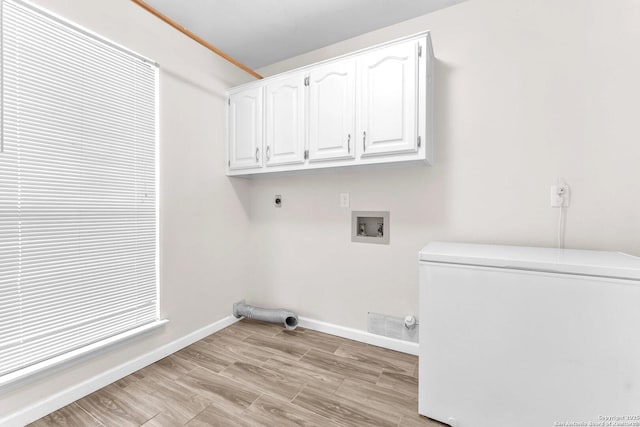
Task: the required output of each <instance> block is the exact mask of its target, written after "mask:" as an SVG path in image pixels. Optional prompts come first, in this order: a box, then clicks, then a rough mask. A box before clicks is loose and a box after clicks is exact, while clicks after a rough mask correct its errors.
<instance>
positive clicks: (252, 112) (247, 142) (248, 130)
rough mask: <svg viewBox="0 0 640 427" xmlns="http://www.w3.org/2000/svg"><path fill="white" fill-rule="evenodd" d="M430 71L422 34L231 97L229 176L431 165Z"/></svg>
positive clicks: (430, 55)
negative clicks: (399, 165)
mask: <svg viewBox="0 0 640 427" xmlns="http://www.w3.org/2000/svg"><path fill="white" fill-rule="evenodd" d="M433 63H434V58H433V50H432V48H431V37H430V35H429V33H426V32H425V33H421V34H416V35H414V36H409V37H404V38H402V39H400V40H395V41H392V42H389V43H384V44H382V45H378V46H374V47H371V48H368V49H363V50H361V51H358V52H354V53H352V54H348V55H343V56H341V57H339V58H335V59H332V60H327V61H323V62H321V63H318V64H312V65H308V66H305V67H302V68H299V69H297V70H294V71H291V72H287V73H282V74H279V75H277V76H273V77H268V78H266V79H263V80H259V81H255V82H252V83H248V84H246V85H244V86H241V87H238V88H235V89H231V90H230V91H229V94H230V101H229V169H228V171H227V174H228V175H234V176H249V175H256V174H263V173H276V172H277V173H279V172H292V171H307V170H312V169H326V168H340V167H355V166H357V167H364V166H372V165H378V164H383V163H387V164H389V163H396V164H408V163H416V164H425V163H427V164H431V163H432V162H433ZM263 97H264V98H263ZM263 132H264V133H263ZM263 147H264V148H263Z"/></svg>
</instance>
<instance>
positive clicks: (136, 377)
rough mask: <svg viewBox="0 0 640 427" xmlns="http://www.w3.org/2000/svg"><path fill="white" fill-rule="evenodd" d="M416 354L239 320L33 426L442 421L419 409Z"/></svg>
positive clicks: (422, 423) (432, 423)
mask: <svg viewBox="0 0 640 427" xmlns="http://www.w3.org/2000/svg"><path fill="white" fill-rule="evenodd" d="M417 375H418V358H417V357H415V356H411V355H407V354H404V353H398V352H395V351H391V350H386V349H383V348H380V347H374V346H370V345H366V344H362V343H359V342H356V341H351V340H347V339H344V338H339V337H335V336H332V335H327V334H323V333H320V332H315V331H312V330H309V329H302V328H298V329H296V330H295V331H292V332H288V331H284V330H283V329H282V327H281V326H279V325H274V324H269V323H262V322H255V321H250V320H242V321H240V322H238V323H236V324H234V325H232V326H230V327H228V328H226V329H223V330H221V331H219V332H217V333H215V334H213V335H210V336H208V337H207V338H204V339H203V340H201V341H198V342H197V343H195V344H193V345H190V346H189V347H186V348H184V349H182V350H180V351H178V352H177V353H174V354H172V355H171V356H169V357H166V358H164V359H162V360H160V361H158V362H156V363H154V364H153V365H150V366H147V367H146V368H144V369H141V370H139V371H138V372H135V373H133V374H131V375H129V376H128V377H125V378H123V379H121V380H120V381H117V382H115V383H113V384H111V385H109V386H107V387H105V388H103V389H101V390H98V391H96V392H95V393H92V394H90V395H89V396H86V397H84V398H82V399H80V400H78V401H76V402H74V403H72V404H71V405H68V406H66V407H64V408H62V409H60V410H58V411H56V412H54V413H52V414H49V415H48V416H46V417H44V418H41V419H40V420H38V421H36V422H35V423H33V424H31V425H32V426H36V427H41V426H83V427H84V426H117V427H124V426H145V427H151V426H165V427H166V426H182V425H187V426H278V427H279V426H394V427H395V426H410V427H413V426H426V427H429V426H431V427H437V426H444V424H440V423H438V422H435V421H432V420H429V419H427V418H424V417H421V416H419V415H418V403H417V401H418V381H417Z"/></svg>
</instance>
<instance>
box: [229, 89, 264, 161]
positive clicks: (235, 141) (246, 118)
mask: <svg viewBox="0 0 640 427" xmlns="http://www.w3.org/2000/svg"><path fill="white" fill-rule="evenodd" d="M228 133H229V147H228V149H229V169H230V170H233V169H249V168H259V167H262V152H261V151H262V87H255V88H249V89H245V90H242V91H238V92H236V93H232V94H231V95H230V96H229V124H228Z"/></svg>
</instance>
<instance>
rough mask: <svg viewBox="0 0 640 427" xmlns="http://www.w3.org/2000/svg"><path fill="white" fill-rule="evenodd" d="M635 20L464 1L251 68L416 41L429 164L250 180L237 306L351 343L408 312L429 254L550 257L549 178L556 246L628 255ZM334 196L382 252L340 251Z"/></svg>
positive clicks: (344, 220)
mask: <svg viewBox="0 0 640 427" xmlns="http://www.w3.org/2000/svg"><path fill="white" fill-rule="evenodd" d="M639 21H640V3H638V2H637V1H636V0H616V1H613V2H611V1H608V0H589V1H585V0H563V1H557V0H537V1H529V0H470V1H467V2H464V3H461V4H458V5H456V6H453V7H450V8H447V9H444V10H440V11H437V12H434V13H431V14H428V15H425V16H422V17H419V18H416V19H413V20H410V21H407V22H404V23H401V24H398V25H394V26H391V27H388V28H385V29H382V30H380V31H375V32H372V33H369V34H366V35H363V36H360V37H357V38H354V39H351V40H347V41H345V42H342V43H338V44H336V45H332V46H329V47H327V48H323V49H320V50H318V51H314V52H311V53H308V54H305V55H302V56H299V57H296V58H293V59H290V60H287V61H284V62H281V63H278V64H274V65H272V66H268V67H265V68H263V69H261V70H259V71H260V72H262V73H264V74H265V75H272V74H274V73H277V72H280V71H284V70H288V69H291V68H295V67H297V66H302V65H305V64H308V63H312V62H315V61H318V60H322V59H326V58H330V57H333V56H335V55H339V54H343V53H348V52H350V51H353V50H356V49H360V48H363V47H366V46H369V45H373V44H376V43H380V42H384V41H387V40H390V39H394V38H397V37H400V36H404V35H408V34H412V33H416V32H420V31H423V30H431V31H432V37H433V43H434V49H435V54H436V57H437V62H436V76H435V77H436V94H435V106H436V129H435V141H436V164H435V166H433V167H413V166H411V167H404V168H400V169H388V170H381V171H360V172H335V173H332V174H330V175H309V176H295V177H291V176H282V177H275V178H267V177H260V178H257V179H254V181H253V186H252V189H251V190H252V193H251V223H252V230H253V236H254V243H255V245H256V247H257V249H258V254H257V256H256V257H255V260H256V269H257V270H256V275H257V277H258V278H259V280H257V284H258V288H256V289H255V290H254V294H253V295H252V296H253V299H251V301H250V302H252V303H255V304H264V305H278V306H286V307H290V308H292V309H295V310H298V311H299V313H300V314H301V315H304V316H309V317H313V318H316V319H320V320H324V321H328V322H332V323H337V324H340V325H344V326H349V327H354V328H359V329H366V315H367V312H368V311H373V312H381V313H387V314H392V315H397V316H403V315H405V314H408V313H416V312H417V310H418V302H417V298H418V273H417V253H418V251H419V249H420V248H421V247H422V246H423V245H425V244H426V243H428V242H429V241H431V240H451V241H468V242H483V243H500V244H515V245H535V246H554V245H555V237H556V224H557V215H558V211H557V210H555V209H552V208H551V207H550V206H549V186H550V185H551V184H553V183H555V182H556V178H557V177H563V178H564V179H565V180H566V181H567V182H568V183H569V184H570V185H571V188H572V200H571V207H570V208H569V210H568V214H567V234H566V246H567V247H572V248H592V249H603V250H619V251H625V252H629V253H632V254H635V255H640V172H638V171H639V163H640V109H639V103H640V79H638V76H640V54H638V52H639V51H638V49H639V46H640V26H639V25H638V22H639ZM340 192H349V193H351V209H353V210H389V211H391V244H390V245H389V246H382V245H367V244H359V243H351V242H350V237H349V227H350V212H349V209H341V208H339V207H338V201H339V199H338V194H339V193H340ZM274 194H282V196H283V207H282V208H280V209H275V208H274V207H273V203H272V198H273V195H274Z"/></svg>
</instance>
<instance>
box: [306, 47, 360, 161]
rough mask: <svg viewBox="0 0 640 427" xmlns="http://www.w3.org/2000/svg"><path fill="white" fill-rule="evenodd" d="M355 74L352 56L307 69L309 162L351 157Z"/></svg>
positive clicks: (352, 148) (354, 146) (353, 127)
mask: <svg viewBox="0 0 640 427" xmlns="http://www.w3.org/2000/svg"><path fill="white" fill-rule="evenodd" d="M355 74H356V62H355V60H353V59H349V60H346V61H340V62H336V63H330V64H327V65H324V66H320V67H318V68H317V69H313V70H311V71H310V73H309V161H310V162H313V161H320V160H335V159H353V158H354V157H355V152H356V150H355V149H356V145H355V133H356V129H355V93H356V78H355Z"/></svg>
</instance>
